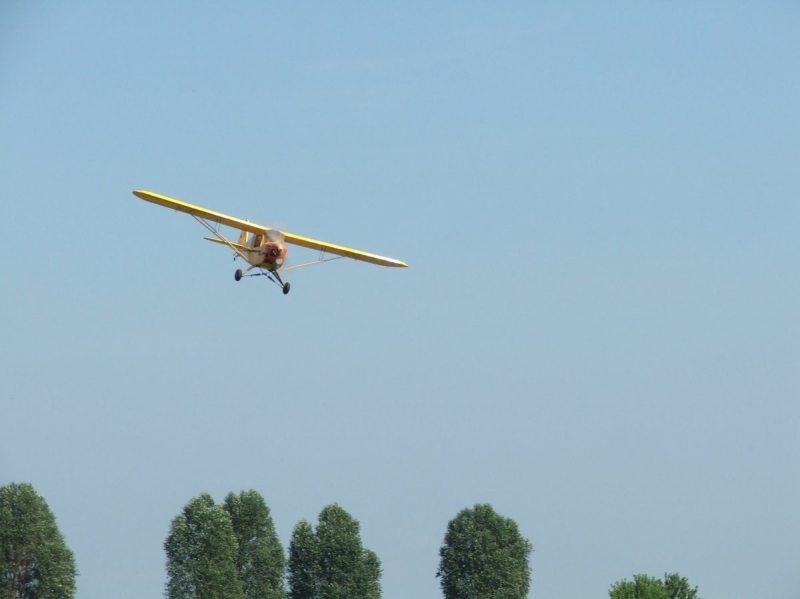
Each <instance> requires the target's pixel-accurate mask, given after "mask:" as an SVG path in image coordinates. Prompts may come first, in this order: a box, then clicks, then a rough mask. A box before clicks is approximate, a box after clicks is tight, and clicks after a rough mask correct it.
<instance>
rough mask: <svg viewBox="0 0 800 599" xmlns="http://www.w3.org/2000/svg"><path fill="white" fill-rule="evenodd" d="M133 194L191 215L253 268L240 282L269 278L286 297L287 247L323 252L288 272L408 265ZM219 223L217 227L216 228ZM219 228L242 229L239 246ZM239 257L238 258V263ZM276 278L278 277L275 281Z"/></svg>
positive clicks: (238, 273) (158, 197)
mask: <svg viewBox="0 0 800 599" xmlns="http://www.w3.org/2000/svg"><path fill="white" fill-rule="evenodd" d="M133 195H135V196H136V197H137V198H141V199H143V200H146V201H148V202H152V203H153V204H158V205H159V206H166V207H167V208H172V209H173V210H177V211H179V212H185V213H186V214H190V215H191V216H192V217H193V218H194V219H195V220H196V221H198V222H199V223H200V224H202V225H203V226H204V227H205V228H206V229H208V230H209V231H210V232H211V233H212V234H213V235H214V237H205V239H207V240H208V241H213V242H215V243H221V244H224V245H227V246H228V247H230V248H231V249H232V250H233V251H234V252H236V255H237V256H239V257H240V258H242V259H243V260H244V261H245V262H247V263H248V264H250V266H249V267H248V268H247V269H245V270H244V271H243V270H241V269H239V270H237V271H236V272H235V273H234V275H233V277H234V279H236V280H237V281H240V280H241V279H242V277H245V276H247V277H257V276H262V275H263V276H266V277H268V278H269V279H270V280H272V281H273V282H274V283H276V284H278V285H279V286H280V287H281V288H282V289H283V294H284V295H286V294H287V293H289V288H290V285H289V283H288V282H287V283H284V282H283V280H282V279H281V276H280V275H279V274H278V270H279V269H281V267H283V266H284V263H285V261H286V253H287V248H286V244H287V243H291V244H293V245H299V246H301V247H304V248H309V249H312V250H319V252H320V257H319V259H318V260H315V261H313V262H306V263H305V264H298V265H296V266H287V267H285V268H283V270H284V271H286V270H292V269H294V268H300V267H302V266H310V265H312V264H320V263H322V262H330V261H331V260H339V259H341V258H352V259H353V260H361V261H363V262H371V263H372V264H379V265H381V266H401V267H406V266H408V264H406V263H405V262H401V261H400V260H395V259H394V258H385V257H384V256H378V255H376V254H368V253H367V252H362V251H360V250H354V249H351V248H346V247H342V246H340V245H334V244H332V243H326V242H324V241H317V240H316V239H309V238H308V237H300V236H299V235H293V234H292V233H286V232H285V231H278V230H277V229H271V228H269V227H264V226H262V225H257V224H255V223H251V222H250V221H247V220H241V219H238V218H234V217H232V216H227V215H225V214H221V213H219V212H214V211H213V210H207V209H206V208H201V207H199V206H192V205H191V204H187V203H186V202H181V201H180V200H174V199H172V198H168V197H166V196H162V195H159V194H157V193H153V192H151V191H142V190H138V191H134V192H133ZM212 223H215V225H216V226H215V225H212ZM219 225H226V226H228V227H232V228H234V229H238V230H239V239H238V241H236V242H235V243H234V242H233V241H230V240H228V239H226V238H225V237H224V236H223V235H222V234H221V233H220V232H219ZM325 254H333V255H334V256H335V257H333V258H325ZM235 259H236V257H234V260H235ZM254 268H257V269H258V270H259V271H260V272H258V273H255V274H248V273H249V272H250V271H251V270H253V269H254ZM273 277H274V278H273Z"/></svg>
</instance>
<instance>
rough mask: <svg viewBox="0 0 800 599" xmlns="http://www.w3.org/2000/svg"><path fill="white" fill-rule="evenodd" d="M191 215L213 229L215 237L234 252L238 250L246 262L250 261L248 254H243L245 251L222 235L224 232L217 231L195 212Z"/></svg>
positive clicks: (212, 232) (210, 229)
mask: <svg viewBox="0 0 800 599" xmlns="http://www.w3.org/2000/svg"><path fill="white" fill-rule="evenodd" d="M191 216H192V218H193V219H194V220H196V221H197V222H198V223H200V224H201V225H203V226H204V227H205V228H206V229H208V230H209V231H211V234H212V235H213V236H214V237H216V238H217V239H219V240H220V241H221V242H222V243H224V244H225V245H227V246H228V247H229V248H231V249H232V250H233V251H234V252H236V253H237V254H238V255H239V257H240V258H241V259H242V260H244V261H245V262H248V260H247V256H245V255H244V254H243V253H242V252H241V251H240V250H239V248H237V247H236V246H235V245H234V244H233V242H231V241H228V239H226V238H225V236H223V235H222V233H220V232H219V231H217V230H216V229H215V228H214V227H212V226H211V225H209V224H208V222H207V221H206V220H205V219H203V218H200V217H199V216H196V215H194V214H192V215H191Z"/></svg>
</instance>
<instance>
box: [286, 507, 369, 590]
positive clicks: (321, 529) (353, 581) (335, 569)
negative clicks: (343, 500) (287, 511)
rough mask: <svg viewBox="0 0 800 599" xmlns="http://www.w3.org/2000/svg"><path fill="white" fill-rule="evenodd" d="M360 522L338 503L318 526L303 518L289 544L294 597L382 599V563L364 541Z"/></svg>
mask: <svg viewBox="0 0 800 599" xmlns="http://www.w3.org/2000/svg"><path fill="white" fill-rule="evenodd" d="M359 528H360V527H359V523H358V521H357V520H355V519H354V518H353V517H352V516H351V515H350V514H348V513H347V512H346V511H345V510H344V509H343V508H341V507H340V506H338V505H336V504H334V505H329V506H327V507H325V508H324V509H323V510H322V512H320V515H319V519H318V523H317V528H316V530H312V528H311V525H310V524H309V523H308V522H306V521H305V520H301V521H300V522H299V523H298V525H297V526H296V527H295V529H294V533H293V534H292V541H291V545H290V547H289V576H288V579H289V597H290V599H379V598H380V596H381V586H380V577H381V563H380V560H379V559H378V556H377V555H376V554H375V553H374V552H373V551H370V550H369V549H365V548H364V547H363V546H362V544H361V534H360V531H359Z"/></svg>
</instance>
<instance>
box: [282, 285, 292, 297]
mask: <svg viewBox="0 0 800 599" xmlns="http://www.w3.org/2000/svg"><path fill="white" fill-rule="evenodd" d="M291 288H292V286H291V285H289V283H284V284H283V295H286V294H287V293H289V289H291Z"/></svg>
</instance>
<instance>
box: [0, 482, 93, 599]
mask: <svg viewBox="0 0 800 599" xmlns="http://www.w3.org/2000/svg"><path fill="white" fill-rule="evenodd" d="M77 574H78V573H77V571H76V569H75V558H74V557H73V555H72V552H71V551H70V550H69V548H68V547H67V545H66V543H65V542H64V537H63V536H61V532H59V530H58V526H56V519H55V517H54V516H53V513H52V512H51V511H50V508H49V507H48V506H47V503H46V502H45V500H44V498H42V497H41V496H40V495H39V494H37V493H36V491H35V490H34V489H33V486H31V485H30V484H28V483H19V484H18V483H11V484H8V485H4V486H2V487H0V584H2V593H3V596H4V597H8V598H9V599H12V598H13V599H70V598H72V597H74V596H75V577H76V576H77Z"/></svg>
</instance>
